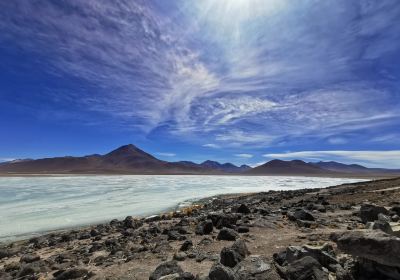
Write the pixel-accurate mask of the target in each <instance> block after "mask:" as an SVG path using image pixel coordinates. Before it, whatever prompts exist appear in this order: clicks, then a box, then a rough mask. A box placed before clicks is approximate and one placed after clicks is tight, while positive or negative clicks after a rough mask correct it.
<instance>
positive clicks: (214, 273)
mask: <svg viewBox="0 0 400 280" xmlns="http://www.w3.org/2000/svg"><path fill="white" fill-rule="evenodd" d="M208 277H209V278H210V280H237V277H236V276H235V274H234V272H233V270H232V269H231V268H229V267H226V266H223V265H222V264H215V265H213V266H212V267H211V269H210V273H209V274H208Z"/></svg>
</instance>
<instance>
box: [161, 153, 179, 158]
mask: <svg viewBox="0 0 400 280" xmlns="http://www.w3.org/2000/svg"><path fill="white" fill-rule="evenodd" d="M157 155H159V156H163V157H174V156H176V154H175V153H157Z"/></svg>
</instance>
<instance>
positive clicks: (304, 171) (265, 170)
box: [246, 159, 334, 175]
mask: <svg viewBox="0 0 400 280" xmlns="http://www.w3.org/2000/svg"><path fill="white" fill-rule="evenodd" d="M246 173H247V174H259V175H324V174H325V175H329V174H331V173H334V172H333V171H329V170H326V169H323V168H321V167H318V166H316V165H314V164H311V163H306V162H304V161H302V160H291V161H284V160H279V159H274V160H271V161H269V162H267V163H264V164H262V165H260V166H257V167H255V168H253V169H250V170H248V171H247V172H246Z"/></svg>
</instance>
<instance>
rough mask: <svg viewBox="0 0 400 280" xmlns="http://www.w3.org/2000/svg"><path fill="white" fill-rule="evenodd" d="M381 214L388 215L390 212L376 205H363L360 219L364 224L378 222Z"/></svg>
mask: <svg viewBox="0 0 400 280" xmlns="http://www.w3.org/2000/svg"><path fill="white" fill-rule="evenodd" d="M379 214H384V215H388V214H389V211H388V210H387V209H386V208H385V207H382V206H377V205H374V204H363V205H361V208H360V218H361V221H362V222H363V223H364V224H365V223H367V222H373V221H375V220H378V215H379Z"/></svg>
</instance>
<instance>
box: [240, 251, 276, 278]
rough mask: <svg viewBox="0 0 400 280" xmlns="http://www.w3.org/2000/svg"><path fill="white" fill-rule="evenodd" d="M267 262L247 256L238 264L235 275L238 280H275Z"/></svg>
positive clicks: (260, 258) (257, 257)
mask: <svg viewBox="0 0 400 280" xmlns="http://www.w3.org/2000/svg"><path fill="white" fill-rule="evenodd" d="M273 272H274V271H273V270H272V269H271V265H270V264H269V262H268V261H267V260H266V259H265V258H263V257H261V256H249V257H247V258H246V259H245V260H243V261H242V262H240V263H239V265H238V268H237V274H238V276H239V278H240V279H277V278H274V277H272V275H270V274H272V273H273Z"/></svg>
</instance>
